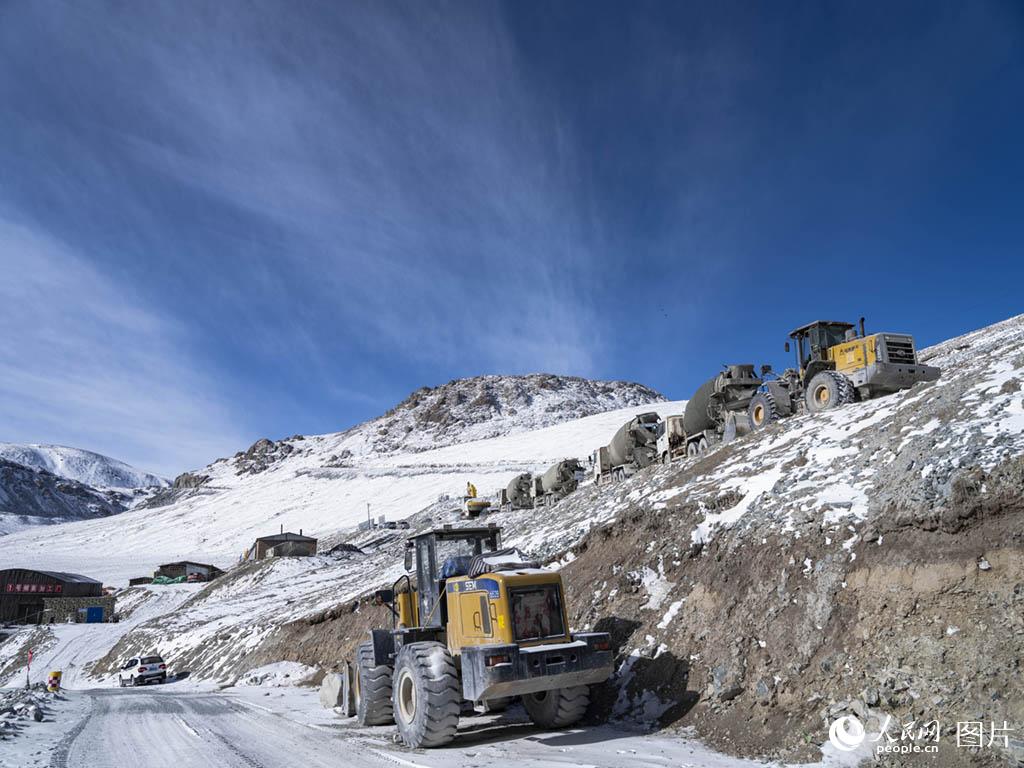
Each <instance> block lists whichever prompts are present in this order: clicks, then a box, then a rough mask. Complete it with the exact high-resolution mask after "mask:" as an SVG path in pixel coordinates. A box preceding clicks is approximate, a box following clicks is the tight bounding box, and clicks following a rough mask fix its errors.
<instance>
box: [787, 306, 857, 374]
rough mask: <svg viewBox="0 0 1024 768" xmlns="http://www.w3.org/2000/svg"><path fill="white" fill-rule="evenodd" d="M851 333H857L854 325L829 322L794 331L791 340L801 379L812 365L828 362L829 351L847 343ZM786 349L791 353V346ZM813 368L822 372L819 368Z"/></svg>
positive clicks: (815, 323) (820, 321) (819, 321)
mask: <svg viewBox="0 0 1024 768" xmlns="http://www.w3.org/2000/svg"><path fill="white" fill-rule="evenodd" d="M851 332H854V333H855V332H856V331H855V328H854V325H853V323H844V322H837V321H829V320H816V321H814V322H813V323H809V324H808V325H804V326H801V327H800V328H797V329H796V330H794V331H792V332H791V333H790V334H789V338H791V339H792V340H793V343H794V347H795V348H796V367H797V370H799V371H800V375H801V377H803V376H804V375H805V374H806V372H807V370H808V366H811V363H815V362H827V361H828V360H829V350H830V349H831V348H832V347H834V346H836V345H837V344H842V343H843V342H845V341H847V340H848V339H849V337H850V333H851ZM786 348H787V351H789V344H786ZM813 367H814V368H815V369H816V370H820V367H818V366H813Z"/></svg>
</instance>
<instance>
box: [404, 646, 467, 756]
mask: <svg viewBox="0 0 1024 768" xmlns="http://www.w3.org/2000/svg"><path fill="white" fill-rule="evenodd" d="M392 706H393V709H394V712H395V723H396V724H397V725H398V735H399V737H400V738H401V739H402V742H403V743H404V744H405V745H406V746H407V747H412V748H413V749H418V748H420V747H440V746H442V745H444V744H447V743H448V742H450V741H451V740H452V739H454V738H455V732H456V731H457V730H458V728H459V711H460V710H461V708H462V691H461V689H460V686H459V674H458V672H457V671H456V670H455V662H454V661H452V655H451V654H450V653H448V649H447V648H445V647H444V646H443V645H442V644H441V643H432V642H427V643H410V644H409V645H403V646H402V649H401V650H400V651H399V652H398V658H397V659H396V660H395V687H394V694H393V705H392Z"/></svg>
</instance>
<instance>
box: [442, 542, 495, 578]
mask: <svg viewBox="0 0 1024 768" xmlns="http://www.w3.org/2000/svg"><path fill="white" fill-rule="evenodd" d="M494 549H495V547H494V543H493V542H491V541H485V540H483V539H478V538H476V539H438V541H437V566H436V567H437V574H436V578H438V579H450V578H452V577H454V576H465V575H466V574H467V573H469V561H470V560H472V559H473V557H474V556H475V555H481V554H483V553H484V552H493V551H494Z"/></svg>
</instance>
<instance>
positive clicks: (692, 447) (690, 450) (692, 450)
mask: <svg viewBox="0 0 1024 768" xmlns="http://www.w3.org/2000/svg"><path fill="white" fill-rule="evenodd" d="M686 456H687V458H690V459H693V458H696V457H697V444H696V443H687V444H686Z"/></svg>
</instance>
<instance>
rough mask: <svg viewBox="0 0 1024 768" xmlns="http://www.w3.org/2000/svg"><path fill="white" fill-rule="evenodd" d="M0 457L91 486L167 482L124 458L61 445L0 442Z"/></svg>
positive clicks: (148, 485) (125, 486) (160, 484)
mask: <svg viewBox="0 0 1024 768" xmlns="http://www.w3.org/2000/svg"><path fill="white" fill-rule="evenodd" d="M0 458H4V459H7V460H8V461H11V462H14V463H16V464H21V465H22V466H25V467H29V468H31V469H35V470H43V471H46V472H49V473H51V474H53V475H56V476H57V477H63V478H65V479H67V480H74V481H76V482H79V483H82V484H84V485H88V486H92V487H93V488H121V489H137V488H154V487H156V488H162V487H166V486H168V485H170V483H169V482H168V481H167V480H166V479H165V478H163V477H159V476H158V475H153V474H150V473H149V472H143V471H142V470H139V469H136V468H135V467H132V466H130V465H128V464H125V463H124V462H123V461H118V460H117V459H112V458H110V457H109V456H103V455H102V454H99V453H93V452H92V451H85V450H82V449H81V448H69V447H67V446H63V445H19V444H17V443H0Z"/></svg>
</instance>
